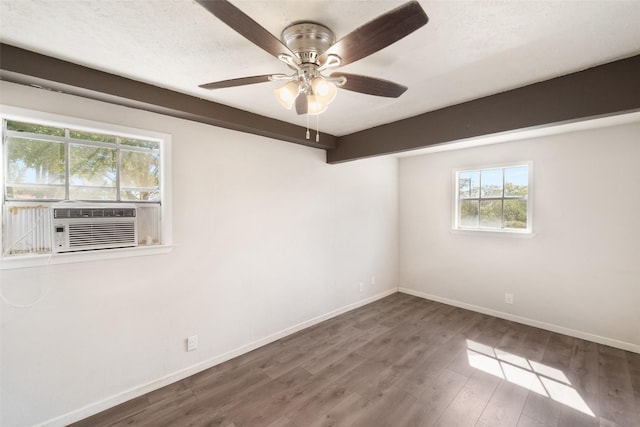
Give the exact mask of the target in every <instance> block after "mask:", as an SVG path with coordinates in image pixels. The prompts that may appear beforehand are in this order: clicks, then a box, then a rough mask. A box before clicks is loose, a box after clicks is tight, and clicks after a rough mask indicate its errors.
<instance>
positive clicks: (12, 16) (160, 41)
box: [0, 0, 640, 135]
mask: <svg viewBox="0 0 640 427" xmlns="http://www.w3.org/2000/svg"><path fill="white" fill-rule="evenodd" d="M232 2H233V3H234V4H235V5H236V6H237V7H239V8H240V9H241V10H243V11H244V12H245V13H246V14H248V15H249V16H251V17H252V18H253V19H254V20H256V21H257V22H258V23H260V24H261V25H262V26H264V27H265V28H266V29H267V30H269V31H270V32H271V33H273V34H274V35H276V36H278V37H279V36H280V33H281V31H282V29H283V28H285V27H286V26H287V25H288V24H290V23H291V22H294V21H299V20H313V21H316V22H321V23H323V24H324V25H326V26H328V27H329V28H331V29H332V30H333V32H334V33H335V35H336V37H337V38H338V39H340V38H341V37H343V36H344V35H346V34H347V33H349V32H350V31H352V30H354V29H355V28H357V27H358V26H360V25H362V24H364V23H366V22H367V21H369V20H371V19H373V18H375V17H376V16H378V15H380V14H382V13H384V12H386V11H388V10H390V9H392V8H394V7H396V6H398V5H400V4H402V3H404V1H403V0H369V1H355V0H268V1H257V0H232ZM420 4H421V5H422V7H423V9H424V10H425V11H426V13H427V15H428V16H429V19H430V20H429V23H428V24H427V25H426V26H425V27H423V28H421V29H419V30H418V31H416V32H415V33H413V34H411V35H409V36H408V37H406V38H405V39H403V40H401V41H399V42H397V43H395V44H393V45H391V46H390V47H387V48H386V49H384V50H382V51H380V52H378V53H375V54H374V55H371V56H369V57H367V58H364V59H362V60H360V61H358V62H356V63H353V64H350V65H347V66H345V67H343V68H341V69H340V70H341V71H344V72H353V73H358V74H364V75H368V76H372V77H379V78H383V79H386V80H392V81H395V82H398V83H401V84H404V85H406V86H408V87H409V90H408V91H407V92H406V93H405V94H404V95H402V96H401V97H400V98H398V99H387V98H380V97H374V96H369V95H362V94H357V93H353V92H349V91H345V90H341V91H339V93H338V97H337V98H336V100H335V101H334V102H333V103H332V104H331V105H330V106H329V109H328V110H327V112H325V113H324V114H322V115H321V116H319V121H320V123H319V125H320V130H321V131H323V132H328V133H332V134H334V135H345V134H349V133H352V132H355V131H358V130H362V129H366V128H369V127H372V126H377V125H380V124H384V123H388V122H392V121H395V120H399V119H402V118H406V117H411V116H415V115H418V114H420V113H424V112H427V111H431V110H435V109H438V108H442V107H445V106H448V105H453V104H457V103H460V102H464V101H468V100H471V99H475V98H478V97H481V96H485V95H490V94H494V93H498V92H502V91H505V90H509V89H512V88H515V87H519V86H524V85H526V84H529V83H533V82H538V81H542V80H546V79H549V78H552V77H556V76H559V75H563V74H567V73H570V72H574V71H579V70H581V69H585V68H589V67H591V66H594V65H599V64H603V63H606V62H610V61H613V60H616V59H620V58H624V57H628V56H632V55H635V54H638V53H640V1H639V0H631V1H624V0H594V1H586V0H582V1H560V0H556V1H533V0H531V1H527V0H509V1H501V0H472V1H463V0H456V1H451V0H448V1H430V0H420ZM0 40H1V41H2V42H3V43H7V44H11V45H14V46H18V47H21V48H25V49H28V50H32V51H35V52H38V53H42V54H46V55H50V56H54V57H57V58H60V59H64V60H67V61H70V62H73V63H77V64H81V65H85V66H88V67H92V68H95V69H98V70H102V71H106V72H110V73H114V74H118V75H121V76H124V77H129V78H132V79H135V80H139V81H142V82H146V83H151V84H154V85H156V86H160V87H164V88H169V89H173V90H176V91H179V92H183V93H187V94H191V95H195V96H197V97H200V98H205V99H208V100H211V101H215V102H219V103H222V104H226V105H230V106H233V107H237V108H241V109H244V110H247V111H251V112H254V113H258V114H261V115H264V116H268V117H273V118H276V119H279V120H283V121H287V122H291V123H295V124H299V125H302V126H304V125H305V124H306V118H305V116H302V117H300V116H297V115H296V114H295V112H293V111H289V110H285V109H283V108H282V107H281V106H280V104H278V103H277V101H276V100H275V98H274V97H273V95H272V90H273V89H275V88H276V87H278V84H277V83H273V82H269V83H261V84H255V85H251V86H245V87H235V88H227V89H219V90H215V91H208V90H204V89H200V88H198V85H199V84H202V83H207V82H211V81H217V80H225V79H230V78H236V77H245V76H253V75H259V74H270V73H286V72H288V68H287V67H286V66H284V65H283V64H282V63H280V62H279V61H278V60H277V59H275V58H273V57H272V56H270V55H269V54H267V53H265V52H264V51H263V50H261V49H260V48H258V47H256V46H255V45H253V44H252V43H250V42H249V41H247V40H245V39H244V38H242V36H240V35H238V34H237V33H235V32H234V31H233V30H231V29H229V28H228V27H227V26H226V25H225V24H223V23H222V22H220V21H219V20H218V19H217V18H216V17H214V16H213V15H211V14H210V13H209V12H207V11H206V10H205V9H204V8H202V7H201V6H200V5H198V4H197V3H195V2H194V1H192V0H0ZM312 126H313V127H315V118H312Z"/></svg>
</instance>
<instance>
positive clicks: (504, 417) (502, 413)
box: [476, 381, 528, 427]
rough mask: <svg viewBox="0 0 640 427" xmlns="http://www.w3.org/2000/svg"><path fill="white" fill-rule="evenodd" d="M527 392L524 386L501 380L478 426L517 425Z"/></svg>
mask: <svg viewBox="0 0 640 427" xmlns="http://www.w3.org/2000/svg"><path fill="white" fill-rule="evenodd" d="M527 393H528V392H527V390H526V389H525V388H523V387H520V386H517V385H515V384H512V383H510V382H508V381H500V383H499V384H498V387H497V388H496V391H495V393H493V396H491V399H490V400H489V403H487V406H486V407H485V408H484V411H483V412H482V415H481V416H480V419H479V420H478V423H477V424H476V427H495V426H515V425H516V424H517V423H518V420H519V419H520V414H521V413H522V408H523V407H524V402H525V401H526V399H527Z"/></svg>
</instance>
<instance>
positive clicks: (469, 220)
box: [459, 200, 478, 227]
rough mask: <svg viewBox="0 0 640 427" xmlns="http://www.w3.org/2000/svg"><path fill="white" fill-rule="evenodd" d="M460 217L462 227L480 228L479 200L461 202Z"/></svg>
mask: <svg viewBox="0 0 640 427" xmlns="http://www.w3.org/2000/svg"><path fill="white" fill-rule="evenodd" d="M459 215H460V226H461V227H477V226H478V201H477V200H461V201H460V212H459Z"/></svg>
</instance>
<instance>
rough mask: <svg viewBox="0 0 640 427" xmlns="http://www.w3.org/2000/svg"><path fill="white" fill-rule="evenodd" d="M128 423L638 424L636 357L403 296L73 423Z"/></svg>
mask: <svg viewBox="0 0 640 427" xmlns="http://www.w3.org/2000/svg"><path fill="white" fill-rule="evenodd" d="M505 378H506V379H505ZM547 396H551V397H547ZM591 414H593V415H591ZM128 425H133V426H225V427H240V426H261V427H301V426H313V427H316V426H318V427H319V426H367V427H372V426H376V427H377V426H394V427H400V426H442V427H457V426H478V427H479V426H483V427H502V426H505V427H508V426H517V427H532V426H554V427H565V426H576V427H578V426H579V427H592V426H593V427H595V426H600V427H616V426H617V427H638V426H640V354H636V353H631V352H627V351H624V350H619V349H615V348H612V347H607V346H604V345H600V344H595V343H592V342H589V341H584V340H581V339H577V338H572V337H568V336H565V335H560V334H557V333H553V332H549V331H545V330H542V329H537V328H533V327H529V326H524V325H521V324H518V323H514V322H509V321H506V320H502V319H498V318H495V317H491V316H486V315H483V314H479V313H475V312H472V311H468V310H463V309H460V308H456V307H452V306H448V305H445V304H440V303H436V302H432V301H426V300H423V299H421V298H417V297H413V296H409V295H405V294H400V293H397V294H394V295H391V296H389V297H387V298H384V299H382V300H379V301H377V302H374V303H372V304H369V305H367V306H364V307H362V308H359V309H356V310H354V311H351V312H348V313H345V314H343V315H341V316H338V317H336V318H333V319H331V320H328V321H326V322H323V323H320V324H318V325H315V326H313V327H311V328H308V329H306V330H304V331H301V332H299V333H296V334H294V335H291V336H289V337H286V338H284V339H281V340H279V341H277V342H274V343H272V344H270V345H267V346H265V347H262V348H260V349H257V350H255V351H252V352H250V353H247V354H245V355H243V356H240V357H238V358H235V359H233V360H230V361H229V362H226V363H224V364H221V365H218V366H215V367H213V368H211V369H208V370H206V371H203V372H200V373H198V374H196V375H193V376H191V377H189V378H186V379H184V380H182V381H178V382H176V383H174V384H171V385H169V386H167V387H164V388H162V389H159V390H156V391H154V392H151V393H148V394H146V395H144V396H141V397H138V398H136V399H133V400H131V401H129V402H126V403H124V404H122V405H119V406H117V407H114V408H112V409H109V410H107V411H104V412H102V413H99V414H96V415H94V416H92V417H90V418H87V419H85V420H83V421H80V422H78V423H76V424H74V426H76V427H81V426H92V427H95V426H128Z"/></svg>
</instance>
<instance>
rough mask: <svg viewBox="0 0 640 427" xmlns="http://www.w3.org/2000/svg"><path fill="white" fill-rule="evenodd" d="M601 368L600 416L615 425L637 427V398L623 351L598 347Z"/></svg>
mask: <svg viewBox="0 0 640 427" xmlns="http://www.w3.org/2000/svg"><path fill="white" fill-rule="evenodd" d="M598 350H599V351H598V361H599V368H600V370H599V371H600V408H599V409H600V416H602V417H603V418H606V419H607V420H611V421H613V422H614V423H616V424H618V425H620V426H625V427H635V426H637V425H638V424H639V423H638V417H637V414H638V409H637V405H636V397H635V393H634V390H633V386H632V384H631V374H630V372H629V367H628V365H627V357H626V354H625V352H624V351H623V350H619V349H614V348H612V347H608V346H598Z"/></svg>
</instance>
